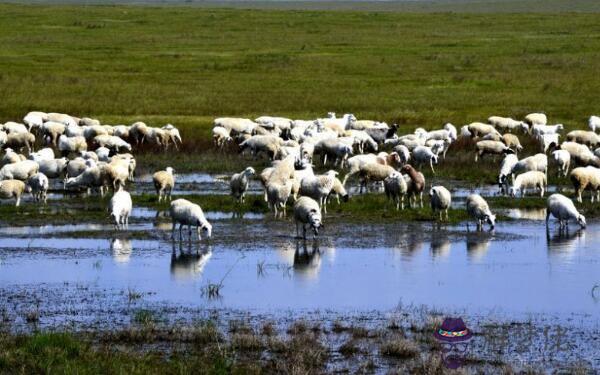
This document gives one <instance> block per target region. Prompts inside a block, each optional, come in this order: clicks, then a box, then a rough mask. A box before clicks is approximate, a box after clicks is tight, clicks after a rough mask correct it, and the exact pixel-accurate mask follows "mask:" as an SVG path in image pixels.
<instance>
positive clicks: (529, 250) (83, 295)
mask: <svg viewBox="0 0 600 375" xmlns="http://www.w3.org/2000/svg"><path fill="white" fill-rule="evenodd" d="M178 182H180V184H179V187H178V191H177V194H178V195H185V194H192V193H193V194H198V192H200V193H202V192H204V191H206V192H207V194H212V193H216V192H221V193H223V192H226V191H227V188H226V186H227V180H226V178H225V177H219V176H211V175H189V176H183V177H182V178H180V179H179V181H178ZM132 190H133V191H134V194H140V193H144V192H148V191H151V186H150V180H149V179H148V177H147V176H142V177H140V178H139V179H138V182H137V184H136V187H135V189H132ZM472 191H476V192H479V193H482V194H484V195H488V196H490V195H495V194H496V193H497V188H496V187H483V188H478V189H474V190H466V189H463V188H462V187H460V186H454V187H453V193H454V196H455V207H456V208H461V207H462V205H464V199H465V197H466V195H468V193H470V192H472ZM251 193H252V194H259V193H260V187H259V185H257V184H253V187H252V192H251ZM58 198H59V197H58V196H57V199H58ZM57 203H58V202H57ZM25 204H30V203H28V202H25ZM74 209H77V208H76V207H74ZM499 213H500V214H502V215H504V216H505V217H507V218H514V219H519V220H502V221H501V222H500V223H499V224H498V226H497V227H496V230H495V231H493V232H489V231H484V232H475V231H474V229H475V228H474V227H473V225H472V224H471V226H470V228H468V227H467V225H466V223H461V224H459V225H447V226H441V227H440V226H438V225H436V224H433V223H432V222H421V223H402V222H386V221H378V222H371V223H369V222H365V223H356V222H352V223H348V222H344V221H343V219H342V218H339V217H327V216H326V217H325V229H324V230H323V231H322V233H321V236H320V237H319V239H318V240H313V239H312V238H309V239H308V240H307V241H304V240H300V239H296V238H295V237H294V234H295V233H294V226H293V223H292V221H291V219H289V218H288V219H285V220H273V219H272V218H271V215H270V214H267V215H266V216H265V215H263V214H258V213H245V214H243V215H242V217H240V215H239V214H235V215H234V214H232V213H229V212H219V211H208V212H206V215H207V217H208V219H209V220H210V221H211V222H213V238H212V239H211V240H206V239H203V240H202V241H197V240H196V239H193V240H191V241H190V240H189V239H188V238H187V233H184V239H183V241H179V240H177V241H173V240H171V236H170V235H171V232H170V229H171V225H170V221H169V218H168V217H167V215H166V212H165V211H164V210H161V211H156V210H155V209H154V208H149V207H136V208H135V209H134V211H133V213H132V217H131V225H130V227H129V230H128V231H122V232H117V231H115V230H114V228H113V227H112V225H110V224H109V223H108V222H107V221H106V220H104V221H100V220H95V221H92V222H81V223H79V224H68V225H43V226H32V227H30V226H5V227H2V228H0V301H2V303H1V304H0V312H1V313H2V320H3V321H4V322H9V323H10V326H11V329H12V330H14V331H23V330H25V331H28V330H30V329H31V328H32V325H31V321H30V320H31V319H28V316H30V314H32V312H33V313H35V315H37V316H39V320H36V322H35V327H37V328H39V327H42V328H52V329H56V328H57V327H75V328H79V329H89V328H93V329H115V328H122V327H127V326H128V325H129V324H130V323H131V322H132V321H133V320H134V319H135V315H136V311H139V310H140V309H148V310H151V311H160V314H161V315H162V316H163V317H164V319H165V320H168V321H179V320H190V319H194V318H196V317H198V316H204V317H207V316H215V315H216V316H219V317H220V318H222V319H224V320H225V321H226V320H227V319H238V318H239V317H240V316H243V317H249V316H250V317H253V318H252V319H256V320H258V321H260V320H261V319H262V318H263V317H266V318H268V319H273V320H274V321H278V322H282V321H290V319H291V318H297V317H303V318H306V317H308V318H309V319H316V320H320V319H324V320H326V321H329V322H331V321H335V320H338V319H344V320H346V319H351V320H352V319H354V320H357V321H360V322H363V323H365V322H367V323H365V324H367V325H369V324H372V325H377V324H378V323H377V322H381V321H386V320H389V317H390V316H400V317H401V318H405V317H407V316H409V317H411V318H410V319H417V320H419V319H420V320H421V322H422V321H423V319H424V318H423V316H424V315H422V314H423V311H427V312H428V313H427V314H430V313H434V314H438V315H439V314H441V315H442V316H443V315H459V316H463V317H465V319H466V320H467V321H468V322H471V323H470V324H471V325H472V326H473V327H474V328H476V329H478V330H481V331H485V330H489V329H490V328H489V326H490V324H491V325H493V326H495V325H496V324H500V325H503V326H506V325H508V326H509V327H513V326H512V325H511V324H516V323H515V322H518V324H527V325H528V326H529V327H530V326H534V327H536V328H535V330H536V334H535V335H534V336H535V337H536V338H535V339H533V340H534V341H535V343H536V344H535V345H533V346H532V347H531V348H530V349H528V350H525V351H524V352H523V353H519V356H521V358H522V360H523V361H525V362H527V363H528V362H529V361H544V356H545V355H548V353H550V352H549V351H547V350H545V349H544V350H542V349H540V345H547V344H543V341H544V340H548V338H547V337H546V336H547V335H546V336H544V335H545V333H544V332H546V333H547V330H548V329H551V328H552V327H555V328H556V327H560V329H563V328H564V329H566V330H567V331H568V334H567V337H568V340H567V341H568V342H569V349H568V350H559V351H558V352H552V353H553V354H552V356H554V357H556V358H562V359H563V360H565V361H568V362H569V363H572V362H577V361H583V362H585V363H586V364H587V365H589V366H592V367H594V368H596V369H598V368H600V358H599V357H598V355H597V353H600V341H599V340H598V339H597V336H598V333H600V276H599V275H600V274H599V273H598V270H599V269H600V222H598V221H596V220H593V219H592V220H590V223H589V225H588V228H587V229H585V230H581V229H579V228H578V227H577V226H575V225H573V226H572V227H571V228H570V229H569V230H568V231H566V232H560V231H559V230H558V228H557V227H556V226H555V225H551V227H550V229H549V230H548V231H546V227H545V222H544V219H545V217H546V212H545V209H504V210H502V211H500V212H499ZM551 224H554V223H551ZM428 316H429V315H428ZM28 320H29V322H28ZM368 322H371V323H368ZM490 322H491V323H490ZM486 327H487V328H486ZM514 327H520V326H518V325H517V326H514ZM514 327H513V328H514ZM543 327H546V328H543ZM544 329H546V331H544ZM513 331H514V329H513ZM516 331H518V332H520V331H519V330H518V329H517V330H516ZM518 332H517V333H518ZM517 333H515V332H513V333H512V334H517ZM483 334H484V333H482V335H483ZM544 337H546V338H544ZM530 339H531V338H530ZM513 344H514V343H511V344H510V345H513ZM510 345H508V347H507V348H505V350H508V352H506V353H505V354H503V356H504V357H502V358H503V359H502V360H503V361H505V360H506V357H507V356H508V357H510V356H512V355H514V354H515V353H516V352H515V350H516V349H515V348H514V347H512V348H511V347H510ZM534 347H535V348H536V349H533V348H534ZM487 351H488V349H485V348H484V347H481V348H480V349H479V355H480V356H483V357H486V356H489V355H491V354H489V353H487Z"/></svg>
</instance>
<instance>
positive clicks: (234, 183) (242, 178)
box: [229, 167, 256, 203]
mask: <svg viewBox="0 0 600 375" xmlns="http://www.w3.org/2000/svg"><path fill="white" fill-rule="evenodd" d="M255 173H256V171H255V170H254V168H252V167H248V168H246V169H244V170H243V171H242V172H240V173H235V174H234V175H233V176H231V180H230V181H229V187H230V188H231V195H233V197H234V198H235V199H236V200H237V201H238V202H240V203H243V202H244V197H245V195H246V191H247V190H248V181H249V179H250V178H251V177H252V176H253V175H254V174H255Z"/></svg>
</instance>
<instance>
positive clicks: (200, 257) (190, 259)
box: [171, 241, 212, 280]
mask: <svg viewBox="0 0 600 375" xmlns="http://www.w3.org/2000/svg"><path fill="white" fill-rule="evenodd" d="M192 243H193V244H194V246H193V248H192ZM177 247H179V251H177ZM184 247H185V249H184ZM201 248H202V250H201ZM211 256H212V248H211V246H203V245H201V244H199V243H197V242H195V241H188V242H187V245H184V242H179V245H178V246H177V245H176V243H175V242H174V243H173V252H172V254H171V276H172V277H173V278H175V279H181V280H185V279H193V278H196V277H198V276H200V275H201V274H202V271H203V270H204V267H205V266H206V263H208V260H209V259H210V257H211Z"/></svg>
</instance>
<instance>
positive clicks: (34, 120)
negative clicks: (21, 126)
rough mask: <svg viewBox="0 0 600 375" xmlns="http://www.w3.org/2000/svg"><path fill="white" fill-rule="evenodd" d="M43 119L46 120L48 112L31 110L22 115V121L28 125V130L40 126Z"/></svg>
mask: <svg viewBox="0 0 600 375" xmlns="http://www.w3.org/2000/svg"><path fill="white" fill-rule="evenodd" d="M45 121H48V114H47V113H45V112H38V111H33V112H29V113H28V114H26V115H25V117H23V122H24V123H25V125H27V126H28V127H29V130H33V129H38V128H40V127H41V126H42V125H43V124H44V122H45Z"/></svg>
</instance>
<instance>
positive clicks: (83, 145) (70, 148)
mask: <svg viewBox="0 0 600 375" xmlns="http://www.w3.org/2000/svg"><path fill="white" fill-rule="evenodd" d="M58 150H59V151H60V152H61V154H62V155H63V156H67V155H69V154H70V153H72V152H75V153H79V152H82V151H87V142H86V140H85V138H84V137H81V136H76V137H70V138H69V137H67V136H65V135H64V134H63V135H61V136H60V137H59V138H58Z"/></svg>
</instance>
